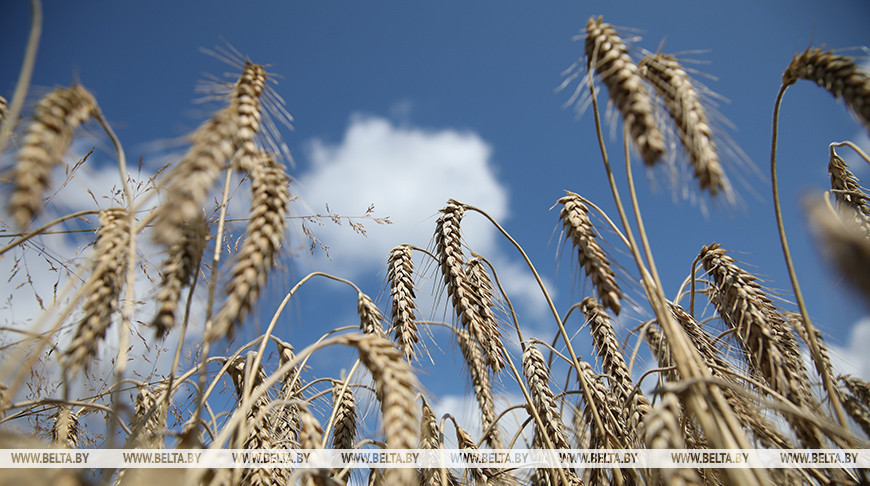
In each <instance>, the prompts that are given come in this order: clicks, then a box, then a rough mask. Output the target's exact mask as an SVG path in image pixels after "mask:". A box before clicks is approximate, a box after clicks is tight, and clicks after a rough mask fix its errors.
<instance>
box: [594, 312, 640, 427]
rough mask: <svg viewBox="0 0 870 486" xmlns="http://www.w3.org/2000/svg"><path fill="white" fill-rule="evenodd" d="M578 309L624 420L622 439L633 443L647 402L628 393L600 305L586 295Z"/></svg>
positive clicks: (628, 377)
mask: <svg viewBox="0 0 870 486" xmlns="http://www.w3.org/2000/svg"><path fill="white" fill-rule="evenodd" d="M580 310H581V311H583V313H584V314H585V315H586V320H587V321H588V322H589V330H590V333H591V334H592V341H593V344H594V345H595V350H596V353H597V354H598V357H599V358H600V359H601V368H602V369H603V370H604V372H605V373H606V374H607V375H608V376H609V378H608V383H609V384H610V391H611V393H612V394H614V395H615V396H614V398H615V400H616V403H617V405H618V406H619V409H620V411H621V415H622V417H623V419H624V420H625V427H626V431H627V432H628V435H627V436H626V438H627V440H629V442H630V443H636V442H637V441H638V440H639V437H638V436H637V434H636V431H637V427H638V424H639V423H640V422H641V420H642V419H643V416H644V415H645V414H646V413H647V412H648V411H649V408H650V406H649V401H648V400H647V398H646V397H645V396H644V395H643V393H642V392H641V391H640V390H637V392H636V393H634V395H633V396H632V391H633V390H634V380H632V379H631V375H630V374H629V373H628V365H627V364H626V362H625V359H624V358H623V357H622V353H621V352H620V350H619V341H618V340H617V338H616V333H615V332H614V330H613V325H612V324H611V322H610V317H608V315H607V313H606V312H605V310H604V307H602V306H601V304H599V303H598V301H597V300H596V299H594V298H591V297H587V298H586V299H583V302H581V303H580ZM623 410H624V411H623Z"/></svg>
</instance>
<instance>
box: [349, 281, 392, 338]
mask: <svg viewBox="0 0 870 486" xmlns="http://www.w3.org/2000/svg"><path fill="white" fill-rule="evenodd" d="M356 311H357V314H359V330H360V332H362V333H363V334H376V335H378V336H379V337H387V334H386V333H385V332H384V316H383V315H382V314H381V311H380V309H378V306H376V305H375V303H374V302H372V299H371V298H370V297H369V296H368V295H366V294H364V293H362V292H359V295H357V304H356Z"/></svg>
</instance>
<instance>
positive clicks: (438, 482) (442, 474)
mask: <svg viewBox="0 0 870 486" xmlns="http://www.w3.org/2000/svg"><path fill="white" fill-rule="evenodd" d="M422 402H423V403H422V405H421V407H420V408H421V412H422V414H421V415H422V418H421V420H420V448H421V449H428V450H438V449H441V428H440V427H439V426H438V418H437V417H436V416H435V412H434V411H433V410H432V407H430V406H429V404H428V403H427V402H426V399H425V398H424V399H423V400H422ZM420 476H421V478H420V479H421V480H420V485H421V486H458V485H459V480H458V479H457V478H456V476H455V475H454V474H453V473H452V472H451V471H449V470H447V469H437V468H433V467H430V468H424V469H421V470H420Z"/></svg>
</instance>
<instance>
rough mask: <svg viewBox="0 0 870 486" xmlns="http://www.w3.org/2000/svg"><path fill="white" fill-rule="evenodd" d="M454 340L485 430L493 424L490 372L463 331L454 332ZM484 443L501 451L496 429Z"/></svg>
mask: <svg viewBox="0 0 870 486" xmlns="http://www.w3.org/2000/svg"><path fill="white" fill-rule="evenodd" d="M456 339H457V341H458V342H459V350H460V351H461V352H462V358H463V359H464V360H465V366H466V367H467V368H468V372H469V374H470V375H471V385H472V386H473V387H474V398H475V400H477V405H478V407H479V408H480V418H481V426H482V428H483V430H487V429H489V428H490V427H492V426H493V424H494V423H495V400H493V397H492V385H491V384H490V376H489V374H490V371H489V369H488V368H487V367H486V363H484V361H483V356H482V355H481V353H480V348H478V347H477V345H475V344H474V340H473V339H472V337H471V336H470V335H469V334H468V332H467V331H465V330H464V329H457V330H456ZM486 442H487V444H489V446H490V447H491V448H493V449H503V448H504V444H503V443H502V441H501V433H500V432H499V429H498V427H497V426H496V427H492V430H490V433H489V434H488V435H487V436H486Z"/></svg>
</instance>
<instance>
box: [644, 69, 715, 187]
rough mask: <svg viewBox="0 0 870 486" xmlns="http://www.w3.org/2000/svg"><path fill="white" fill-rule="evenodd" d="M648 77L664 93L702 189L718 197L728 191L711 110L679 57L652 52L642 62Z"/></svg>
mask: <svg viewBox="0 0 870 486" xmlns="http://www.w3.org/2000/svg"><path fill="white" fill-rule="evenodd" d="M638 67H639V70H640V74H641V76H643V77H644V79H646V80H647V81H648V82H649V83H650V84H651V85H652V86H653V87H654V88H655V90H656V92H657V93H658V94H659V96H661V98H662V102H663V104H664V106H665V109H667V111H668V114H669V115H670V116H671V119H672V120H673V121H674V126H675V127H676V129H677V134H678V135H679V137H680V142H681V143H682V145H683V149H684V150H685V152H686V155H688V157H689V163H690V164H691V166H692V169H693V170H694V172H695V178H696V179H697V180H698V183H699V184H700V186H701V190H708V191H710V194H711V195H713V196H715V195H717V194H719V193H720V192H727V191H728V181H727V179H726V178H725V172H724V170H723V169H722V164H721V163H720V162H719V154H718V152H717V150H716V144H715V143H713V129H712V128H711V127H710V122H709V120H708V118H707V110H706V109H705V108H704V106H703V104H702V103H701V97H700V95H699V94H698V90H697V89H696V88H695V86H694V84H693V83H692V79H691V78H690V77H689V75H688V74H687V73H686V71H685V69H683V66H682V65H680V63H679V62H678V61H677V59H676V58H674V57H673V56H670V55H667V54H651V55H648V56H646V57H644V58H643V59H641V60H640V62H639V63H638Z"/></svg>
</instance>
